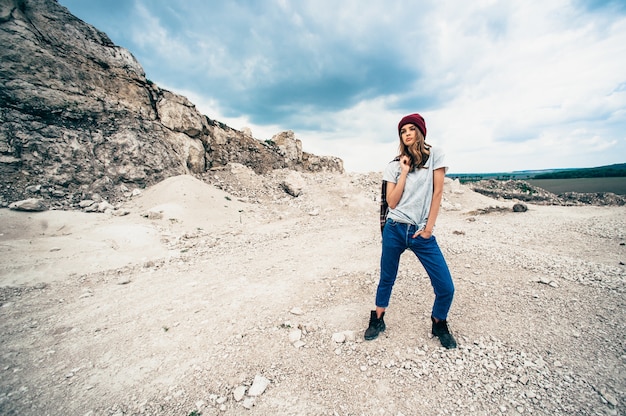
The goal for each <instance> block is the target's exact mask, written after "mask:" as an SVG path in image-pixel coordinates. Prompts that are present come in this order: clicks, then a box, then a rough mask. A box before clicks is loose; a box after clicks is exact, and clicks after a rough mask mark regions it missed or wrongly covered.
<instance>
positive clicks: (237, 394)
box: [233, 386, 246, 402]
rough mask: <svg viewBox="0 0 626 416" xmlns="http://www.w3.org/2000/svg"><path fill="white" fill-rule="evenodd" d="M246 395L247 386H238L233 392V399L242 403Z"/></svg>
mask: <svg viewBox="0 0 626 416" xmlns="http://www.w3.org/2000/svg"><path fill="white" fill-rule="evenodd" d="M245 394H246V386H237V387H236V388H235V390H233V398H234V399H235V401H236V402H240V401H241V399H243V396H244V395H245Z"/></svg>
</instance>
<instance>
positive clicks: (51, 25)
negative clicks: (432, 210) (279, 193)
mask: <svg viewBox="0 0 626 416" xmlns="http://www.w3.org/2000/svg"><path fill="white" fill-rule="evenodd" d="M0 44H2V45H3V46H2V47H0V175H1V176H2V186H1V187H0V204H1V205H2V206H7V205H8V204H9V203H11V202H13V201H17V200H20V199H26V198H31V197H38V198H44V199H47V200H50V202H51V204H52V206H54V205H55V204H56V205H58V206H64V207H67V206H68V205H69V206H72V205H76V204H78V202H79V201H81V200H84V199H86V198H87V197H88V196H89V195H90V194H93V193H97V194H99V195H101V196H102V197H104V198H106V199H108V200H109V201H114V200H116V199H119V198H120V197H121V196H122V194H123V189H126V190H127V189H128V188H133V187H145V186H148V185H151V184H154V183H156V182H159V181H161V180H163V179H165V178H167V177H170V176H174V175H179V174H197V175H200V174H202V173H204V172H206V171H208V170H211V169H212V168H215V167H221V166H225V165H226V164H228V163H231V162H236V163H240V164H242V165H245V166H247V167H249V168H251V169H252V170H254V171H255V172H256V173H259V174H262V173H266V172H269V171H271V170H273V169H284V168H287V169H292V170H300V171H329V172H343V162H342V161H341V159H339V158H335V157H320V156H315V155H311V154H307V153H305V152H302V144H301V142H300V141H299V140H297V139H296V138H295V135H294V134H293V132H285V133H282V134H279V135H277V136H275V138H273V139H272V140H267V141H260V140H256V139H254V138H253V137H252V136H251V134H250V131H249V130H248V129H247V130H246V132H241V131H238V130H235V129H233V128H230V127H228V126H226V125H225V124H223V123H220V122H219V121H216V120H212V119H210V118H209V117H207V116H205V115H202V114H200V112H199V111H198V110H197V109H196V107H195V106H194V104H193V103H191V102H190V101H189V100H188V99H187V98H185V97H183V96H180V95H177V94H175V93H173V92H170V91H167V90H164V89H161V88H159V87H158V86H157V85H155V84H154V83H153V82H151V81H150V80H148V79H147V78H146V75H145V73H144V71H143V68H142V67H141V65H140V64H139V62H137V60H136V59H135V58H134V57H133V55H132V54H131V53H130V52H129V51H128V50H126V49H124V48H121V47H119V46H116V45H115V44H113V42H112V41H111V40H110V39H109V38H108V36H107V35H106V34H105V33H103V32H101V31H99V30H97V29H96V28H94V27H93V26H91V25H89V24H86V23H85V22H83V21H81V20H80V19H78V18H76V17H75V16H73V15H72V14H70V13H69V12H68V11H67V9H65V8H64V7H62V6H60V5H59V4H58V3H57V2H56V1H55V0H0ZM9 45H10V47H9ZM55 201H57V202H55ZM61 201H63V203H61Z"/></svg>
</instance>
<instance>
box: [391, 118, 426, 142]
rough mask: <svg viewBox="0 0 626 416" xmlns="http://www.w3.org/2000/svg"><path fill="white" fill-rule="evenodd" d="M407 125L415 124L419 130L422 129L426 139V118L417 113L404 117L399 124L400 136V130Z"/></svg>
mask: <svg viewBox="0 0 626 416" xmlns="http://www.w3.org/2000/svg"><path fill="white" fill-rule="evenodd" d="M405 124H415V126H417V128H418V129H420V131H421V132H422V134H423V135H424V138H426V122H425V121H424V117H422V116H420V115H419V114H417V113H415V114H409V115H408V116H404V117H402V120H400V123H398V134H400V130H401V129H402V126H404V125H405Z"/></svg>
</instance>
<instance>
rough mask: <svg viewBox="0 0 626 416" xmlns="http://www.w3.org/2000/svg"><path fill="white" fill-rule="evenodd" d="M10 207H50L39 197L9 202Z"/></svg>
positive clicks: (20, 208)
mask: <svg viewBox="0 0 626 416" xmlns="http://www.w3.org/2000/svg"><path fill="white" fill-rule="evenodd" d="M9 209H12V210H14V211H35V212H38V211H46V210H47V209H48V207H46V205H45V204H44V202H43V200H41V199H38V198H29V199H24V200H22V201H17V202H13V203H12V204H9Z"/></svg>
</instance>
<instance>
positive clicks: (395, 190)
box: [365, 113, 456, 349]
mask: <svg viewBox="0 0 626 416" xmlns="http://www.w3.org/2000/svg"><path fill="white" fill-rule="evenodd" d="M398 134H399V136H400V156H399V157H397V158H396V159H395V160H394V161H392V162H390V163H389V165H387V168H386V169H385V172H384V174H383V181H385V182H386V191H385V195H386V202H387V204H388V206H389V211H388V213H387V216H386V220H385V223H384V224H385V225H384V227H383V248H382V256H381V259H380V280H379V282H378V289H377V290H376V310H373V311H371V313H370V322H369V327H368V328H367V330H366V331H365V339H366V340H372V339H375V338H376V337H378V334H379V333H380V332H382V331H384V330H385V321H384V320H383V318H384V316H385V309H386V308H387V307H388V306H389V298H390V297H391V290H392V288H393V284H394V282H395V280H396V276H397V274H398V265H399V263H400V255H401V254H402V253H403V252H404V250H406V249H410V250H411V251H413V253H415V255H416V256H417V258H418V259H419V261H420V262H421V263H422V265H423V266H424V269H426V273H428V277H429V278H430V282H431V284H432V286H433V289H434V292H435V302H434V305H433V309H432V314H431V321H432V333H433V335H434V336H436V337H438V338H439V341H440V342H441V345H442V346H444V347H445V348H448V349H450V348H456V341H455V340H454V337H453V336H452V334H450V331H449V330H448V324H447V321H446V319H447V317H448V311H449V310H450V306H451V305H452V298H453V297H454V284H453V282H452V276H451V275H450V271H449V269H448V265H447V264H446V260H445V259H444V257H443V254H442V253H441V250H440V249H439V245H438V244H437V241H436V240H435V237H434V236H433V229H434V227H435V222H436V221H437V215H438V214H439V207H440V205H441V198H442V195H443V181H444V178H445V174H446V170H447V166H446V165H445V162H444V154H443V153H442V152H440V151H439V150H438V149H437V148H434V147H431V146H430V145H428V144H427V143H426V142H425V137H426V123H425V121H424V118H423V117H422V116H421V115H419V114H417V113H416V114H410V115H408V116H405V117H404V118H402V120H400V123H399V124H398Z"/></svg>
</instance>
